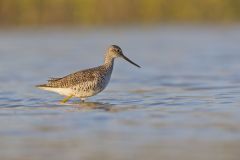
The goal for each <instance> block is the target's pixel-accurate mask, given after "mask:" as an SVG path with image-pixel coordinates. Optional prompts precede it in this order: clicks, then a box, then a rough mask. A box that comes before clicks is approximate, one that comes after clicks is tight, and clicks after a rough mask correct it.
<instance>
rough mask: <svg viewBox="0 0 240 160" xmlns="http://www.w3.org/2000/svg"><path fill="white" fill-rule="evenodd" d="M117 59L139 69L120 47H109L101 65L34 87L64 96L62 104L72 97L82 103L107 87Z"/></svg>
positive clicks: (52, 79)
mask: <svg viewBox="0 0 240 160" xmlns="http://www.w3.org/2000/svg"><path fill="white" fill-rule="evenodd" d="M118 57H121V58H123V59H125V60H126V61H128V62H130V63H131V64H133V65H135V66H137V67H139V68H141V67H140V66H139V65H137V64H136V63H134V62H133V61H131V60H130V59H128V58H127V57H126V56H125V55H124V54H123V52H122V49H121V48H120V47H118V46H117V45H111V46H110V47H109V48H108V49H107V51H106V54H105V58H104V64H103V65H101V66H99V67H95V68H90V69H85V70H82V71H78V72H75V73H72V74H69V75H67V76H65V77H62V78H51V79H50V80H48V83H47V84H41V85H37V86H36V87H38V88H40V89H43V90H47V91H51V92H56V93H58V94H60V95H63V96H66V98H64V99H63V100H62V101H61V102H62V103H65V102H67V101H68V100H69V99H70V98H72V97H78V98H80V99H81V101H83V102H84V100H85V99H86V98H87V97H91V96H94V95H96V94H98V93H99V92H101V91H103V90H104V89H105V88H106V87H107V85H108V82H109V80H110V78H111V74H112V70H113V64H114V59H115V58H118Z"/></svg>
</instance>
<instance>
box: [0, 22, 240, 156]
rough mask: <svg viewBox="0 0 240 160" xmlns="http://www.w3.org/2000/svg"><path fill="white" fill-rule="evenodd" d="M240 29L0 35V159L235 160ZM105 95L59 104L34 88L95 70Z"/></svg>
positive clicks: (239, 133) (239, 138)
mask: <svg viewBox="0 0 240 160" xmlns="http://www.w3.org/2000/svg"><path fill="white" fill-rule="evenodd" d="M239 42H240V27H239V26H227V27H226V26H225V27H219V26H201V27H196V26H159V27H154V28H138V29H136V28H134V27H133V28H122V29H97V30H94V29H93V30H87V31H85V30H79V29H58V30H57V29H44V30H41V29H37V30H33V29H32V30H29V29H28V30H27V29H25V30H2V31H0V56H1V57H0V82H1V83H0V128H1V129H0V159H4V160H10V159H13V160H15V159H16V160H28V159H29V160H30V159H31V160H32V159H37V160H38V159H39V160H40V159H53V160H55V159H56V160H57V159H89V160H95V159H96V160H97V159H105V160H108V159H109V160H110V159H111V160H112V159H119V160H120V159H139V160H146V159H166V160H168V159H169V160H171V159H178V160H192V159H201V160H202V159H211V160H230V159H231V160H235V159H236V160H238V159H239V156H240V153H239V150H240V125H239V122H240V108H239V106H240V74H239V71H240V63H239V60H240V45H239ZM110 44H118V45H119V46H121V47H122V49H123V51H124V53H125V55H127V56H128V57H129V58H131V59H132V60H133V61H134V62H136V63H138V64H139V65H141V66H142V68H141V69H139V68H137V67H134V66H133V65H131V64H129V63H127V62H125V61H123V60H121V59H119V60H116V63H115V66H114V71H113V75H112V79H111V81H110V84H109V85H108V87H107V89H106V90H105V91H104V92H102V93H100V94H99V95H97V96H95V97H91V98H89V99H88V100H87V103H79V99H76V98H75V99H72V100H71V101H70V102H68V103H67V104H65V105H64V104H60V103H59V101H60V100H61V99H62V98H63V97H61V96H59V95H57V94H54V93H50V92H46V91H41V90H38V89H37V88H35V87H34V85H36V84H41V83H44V82H45V81H46V80H47V79H48V78H49V77H61V76H64V75H66V74H69V73H71V72H74V71H77V70H80V69H85V68H89V67H93V66H97V65H100V64H102V62H103V54H104V52H105V50H106V47H107V46H108V45H110Z"/></svg>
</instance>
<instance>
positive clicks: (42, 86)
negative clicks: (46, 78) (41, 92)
mask: <svg viewBox="0 0 240 160" xmlns="http://www.w3.org/2000/svg"><path fill="white" fill-rule="evenodd" d="M35 87H37V88H45V87H49V86H48V85H47V84H39V85H36V86H35Z"/></svg>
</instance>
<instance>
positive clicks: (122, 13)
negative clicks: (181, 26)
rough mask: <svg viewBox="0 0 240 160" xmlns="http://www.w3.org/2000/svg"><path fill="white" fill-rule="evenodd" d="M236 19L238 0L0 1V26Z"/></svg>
mask: <svg viewBox="0 0 240 160" xmlns="http://www.w3.org/2000/svg"><path fill="white" fill-rule="evenodd" d="M239 20H240V1H239V0H114V1H113V0H0V25H1V26H2V27H3V26H38V25H43V26H45V25H78V26H81V25H90V26H91V25H108V24H111V25H119V24H122V25H124V24H157V23H172V22H173V23H175V22H176V23H177V22H181V23H185V22H187V23H196V22H197V23H198V22H204V23H216V22H217V23H233V22H238V21H239Z"/></svg>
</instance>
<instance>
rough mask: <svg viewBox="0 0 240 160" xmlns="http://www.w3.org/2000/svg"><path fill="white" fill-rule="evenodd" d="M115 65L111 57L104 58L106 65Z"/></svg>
mask: <svg viewBox="0 0 240 160" xmlns="http://www.w3.org/2000/svg"><path fill="white" fill-rule="evenodd" d="M113 63H114V58H113V57H111V56H109V55H106V56H105V58H104V64H105V65H110V66H112V65H113Z"/></svg>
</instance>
